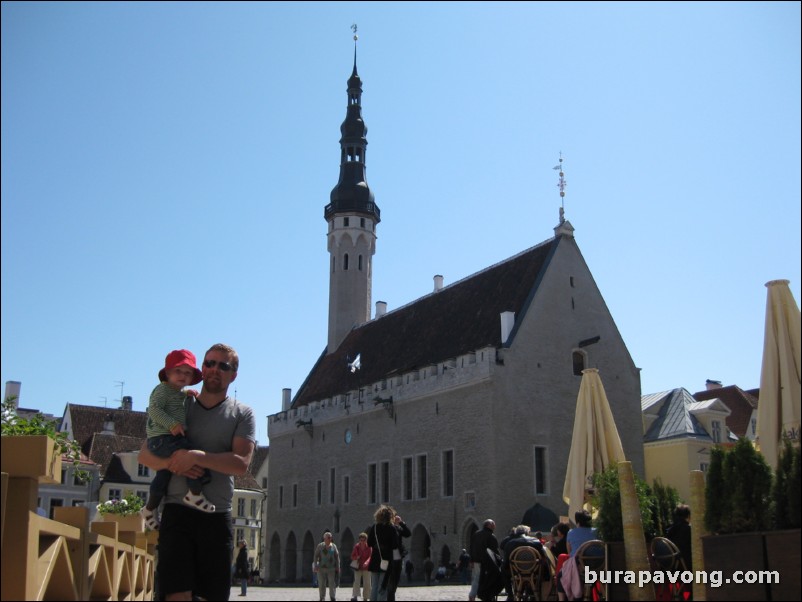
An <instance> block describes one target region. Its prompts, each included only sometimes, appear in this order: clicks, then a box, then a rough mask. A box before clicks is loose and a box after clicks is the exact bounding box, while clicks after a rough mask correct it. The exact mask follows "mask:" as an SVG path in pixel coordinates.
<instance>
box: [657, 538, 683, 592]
mask: <svg viewBox="0 0 802 602" xmlns="http://www.w3.org/2000/svg"><path fill="white" fill-rule="evenodd" d="M651 553H652V558H653V559H654V564H655V567H656V568H657V570H658V571H686V570H688V567H686V566H685V560H683V558H682V552H680V551H679V548H678V547H677V545H676V544H675V543H674V542H673V541H671V540H670V539H667V538H665V537H655V538H654V539H653V540H652V543H651ZM663 587H665V588H667V589H668V592H670V596H671V599H672V600H685V599H687V597H688V595H689V594H690V591H689V585H688V584H686V583H683V582H682V581H680V580H677V582H676V583H668V582H666V583H665V584H664V585H663ZM686 590H688V591H686Z"/></svg>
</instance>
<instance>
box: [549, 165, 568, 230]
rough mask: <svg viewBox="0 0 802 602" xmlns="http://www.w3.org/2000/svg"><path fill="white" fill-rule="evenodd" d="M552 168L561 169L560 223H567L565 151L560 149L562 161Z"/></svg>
mask: <svg viewBox="0 0 802 602" xmlns="http://www.w3.org/2000/svg"><path fill="white" fill-rule="evenodd" d="M552 169H555V170H559V171H560V179H559V181H558V182H557V188H559V189H560V223H561V224H562V223H565V187H566V186H568V182H566V181H565V173H564V172H563V152H562V151H560V163H559V164H558V165H555V166H554V167H553V168H552Z"/></svg>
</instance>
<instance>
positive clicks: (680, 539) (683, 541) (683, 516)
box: [666, 504, 693, 571]
mask: <svg viewBox="0 0 802 602" xmlns="http://www.w3.org/2000/svg"><path fill="white" fill-rule="evenodd" d="M666 537H667V538H668V539H670V540H671V541H672V542H673V543H674V545H676V546H677V547H678V548H679V551H680V554H682V560H683V561H684V562H685V568H686V569H688V570H689V571H692V570H693V565H692V564H691V561H692V558H691V509H690V507H689V506H688V505H686V504H678V505H677V507H676V508H675V510H674V524H672V525H671V526H670V527H669V528H668V529H667V530H666Z"/></svg>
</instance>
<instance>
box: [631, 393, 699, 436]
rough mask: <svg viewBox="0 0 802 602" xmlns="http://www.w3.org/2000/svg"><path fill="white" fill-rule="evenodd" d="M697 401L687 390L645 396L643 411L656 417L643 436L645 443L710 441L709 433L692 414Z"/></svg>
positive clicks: (643, 398)
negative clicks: (674, 440) (691, 439)
mask: <svg viewBox="0 0 802 602" xmlns="http://www.w3.org/2000/svg"><path fill="white" fill-rule="evenodd" d="M696 403H697V402H696V400H695V399H694V398H693V397H692V396H691V394H690V393H689V392H688V391H686V390H685V389H673V390H671V391H665V392H663V393H654V394H652V395H644V396H643V397H642V398H641V410H642V411H643V412H644V413H650V414H655V415H656V417H655V418H654V421H653V422H652V424H651V426H649V428H648V429H647V431H646V434H645V435H644V436H643V441H644V442H645V443H648V442H650V441H662V440H665V439H672V438H676V437H698V438H701V439H708V440H710V436H709V435H708V434H707V431H705V429H704V428H703V427H702V425H701V424H700V423H699V421H698V420H697V418H696V416H694V415H693V414H692V413H691V409H692V408H693V407H694V406H695V404H696Z"/></svg>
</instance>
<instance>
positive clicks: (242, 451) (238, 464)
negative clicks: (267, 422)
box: [169, 437, 254, 475]
mask: <svg viewBox="0 0 802 602" xmlns="http://www.w3.org/2000/svg"><path fill="white" fill-rule="evenodd" d="M253 449H254V442H253V441H251V440H249V439H245V438H244V437H234V440H233V441H232V442H231V451H230V452H219V453H207V452H204V451H201V450H199V449H190V450H178V451H177V452H175V453H174V454H173V455H172V456H171V457H170V460H169V468H170V470H173V471H175V472H177V473H178V474H184V473H185V471H186V470H188V469H189V468H190V467H192V466H200V467H202V468H208V469H209V470H214V471H217V472H222V473H223V474H228V475H241V474H245V472H246V471H247V470H248V466H249V465H250V463H251V457H252V456H253Z"/></svg>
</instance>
